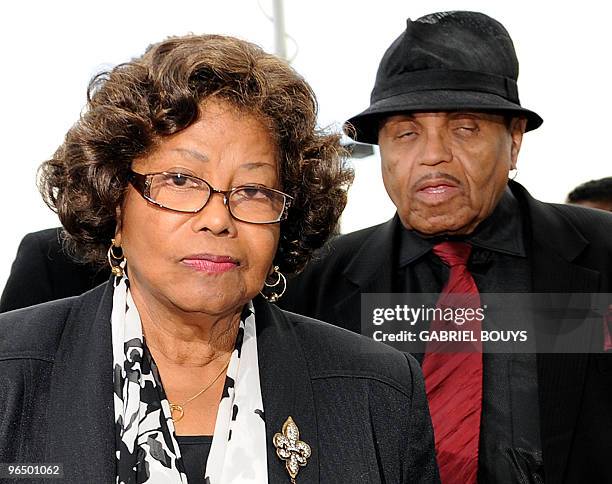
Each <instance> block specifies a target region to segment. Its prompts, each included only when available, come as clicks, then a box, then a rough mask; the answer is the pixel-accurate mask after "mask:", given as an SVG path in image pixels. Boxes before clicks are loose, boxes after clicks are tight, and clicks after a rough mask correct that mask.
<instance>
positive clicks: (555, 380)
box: [510, 182, 600, 482]
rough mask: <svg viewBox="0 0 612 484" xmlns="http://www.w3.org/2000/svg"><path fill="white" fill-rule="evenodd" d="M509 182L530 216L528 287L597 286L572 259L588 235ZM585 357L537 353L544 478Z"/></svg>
mask: <svg viewBox="0 0 612 484" xmlns="http://www.w3.org/2000/svg"><path fill="white" fill-rule="evenodd" d="M510 186H511V188H512V190H513V192H514V194H515V195H516V196H517V198H518V199H519V200H520V201H521V202H522V203H523V204H524V206H526V208H527V213H528V215H529V217H530V226H531V228H530V230H531V233H532V240H533V243H532V246H531V259H532V261H533V266H532V267H533V269H532V270H533V272H532V282H533V292H535V293H543V292H550V293H588V292H593V293H594V292H597V291H598V289H599V278H600V274H599V272H597V271H593V270H591V269H588V268H585V267H582V266H579V265H576V264H574V263H573V262H574V260H575V259H576V258H577V257H578V256H579V255H580V254H581V253H582V252H583V251H584V250H585V249H586V248H587V246H588V241H587V240H586V239H585V238H584V237H583V236H582V234H581V233H580V232H579V231H578V230H577V229H576V227H574V225H573V224H571V223H570V222H569V221H568V220H566V219H565V218H564V217H563V216H562V215H561V214H560V213H555V212H553V211H552V210H553V209H551V207H550V206H549V205H547V204H544V203H542V202H539V201H537V200H535V199H533V198H532V197H531V196H530V195H529V194H528V193H527V191H526V190H525V189H524V188H523V187H522V186H521V185H519V184H518V183H513V182H511V185H510ZM560 235H562V236H560ZM584 329H585V330H587V329H588V328H584ZM584 337H588V331H585V334H584ZM587 363H588V355H587V354H552V353H539V354H538V355H537V367H538V393H539V400H540V429H541V440H542V452H543V455H544V466H545V475H546V480H547V481H550V482H562V481H563V475H564V472H565V467H566V464H567V460H568V455H569V450H570V446H571V442H572V436H573V433H574V428H575V426H576V421H577V418H578V412H579V409H580V403H581V400H582V394H583V388H584V380H585V373H586V368H587Z"/></svg>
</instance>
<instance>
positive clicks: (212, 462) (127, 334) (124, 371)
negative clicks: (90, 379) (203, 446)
mask: <svg viewBox="0 0 612 484" xmlns="http://www.w3.org/2000/svg"><path fill="white" fill-rule="evenodd" d="M114 285H115V289H114V294H113V310H112V313H111V328H112V341H113V368H114V371H113V384H114V406H115V424H116V463H117V481H116V482H117V483H118V484H121V483H125V484H131V483H140V482H143V483H147V484H174V483H177V484H178V483H181V484H187V477H186V475H185V468H184V466H183V462H182V459H181V452H180V449H179V446H178V444H177V441H176V437H175V435H174V422H173V421H172V418H171V416H170V415H171V413H170V405H169V403H168V400H167V398H166V395H165V392H164V389H163V387H162V384H161V379H160V377H159V373H158V371H157V366H156V365H155V362H154V361H153V358H152V357H151V355H150V353H149V352H148V350H147V348H146V346H145V344H144V339H143V334H142V324H141V321H140V315H139V314H138V309H137V308H136V305H135V304H134V300H133V299H132V295H131V293H130V289H129V281H128V279H127V275H124V276H123V277H120V278H119V277H118V278H115V282H114ZM206 482H207V483H210V484H231V483H241V482H261V483H263V482H268V467H267V455H266V428H265V422H264V413H263V403H262V398H261V388H260V384H259V365H258V359H257V339H256V332H255V311H254V308H253V304H252V303H249V304H248V305H247V306H246V307H245V310H244V311H243V313H242V317H241V320H240V328H239V330H238V336H237V338H236V345H235V348H234V352H233V353H232V356H231V359H230V363H229V366H228V368H227V375H226V378H225V386H224V389H223V395H222V396H221V402H220V403H219V410H218V411H217V420H216V423H215V432H214V435H213V441H212V446H211V449H210V454H209V456H208V461H207V464H206Z"/></svg>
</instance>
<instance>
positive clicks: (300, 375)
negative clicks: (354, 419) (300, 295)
mask: <svg viewBox="0 0 612 484" xmlns="http://www.w3.org/2000/svg"><path fill="white" fill-rule="evenodd" d="M254 304H255V320H256V325H257V352H258V359H259V370H260V381H261V394H262V399H263V405H264V415H265V422H266V447H267V454H268V480H269V482H279V483H284V482H286V483H289V482H290V479H289V474H288V472H287V470H286V469H285V462H284V461H282V460H281V459H280V458H279V457H278V456H277V455H276V449H275V447H274V445H273V443H272V439H273V437H274V434H275V433H277V432H281V430H282V427H283V424H284V423H285V421H286V420H287V418H288V417H289V416H291V417H292V418H293V420H294V421H295V423H296V425H297V426H298V428H299V431H300V440H302V441H304V442H306V443H307V444H308V445H310V448H311V450H312V455H311V457H310V458H309V459H308V463H307V465H306V466H305V467H300V471H299V474H298V477H297V482H319V456H318V453H319V445H318V431H317V420H316V415H315V406H314V397H313V392H312V385H311V380H310V375H309V372H308V364H307V361H306V357H305V356H304V353H303V351H302V348H301V346H300V344H299V341H298V339H297V336H296V334H295V333H294V331H293V328H292V327H291V326H290V324H289V322H288V321H287V320H286V319H285V316H284V315H283V313H282V312H281V311H280V310H279V309H278V308H277V307H275V306H272V305H270V304H268V303H266V302H265V301H263V300H261V298H259V297H258V298H256V299H255V300H254Z"/></svg>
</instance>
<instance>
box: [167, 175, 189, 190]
mask: <svg viewBox="0 0 612 484" xmlns="http://www.w3.org/2000/svg"><path fill="white" fill-rule="evenodd" d="M168 182H169V183H170V184H171V185H173V186H175V187H184V186H185V185H186V184H187V182H188V178H187V177H186V176H185V175H182V174H180V173H175V174H172V175H171V176H170V178H169V179H168Z"/></svg>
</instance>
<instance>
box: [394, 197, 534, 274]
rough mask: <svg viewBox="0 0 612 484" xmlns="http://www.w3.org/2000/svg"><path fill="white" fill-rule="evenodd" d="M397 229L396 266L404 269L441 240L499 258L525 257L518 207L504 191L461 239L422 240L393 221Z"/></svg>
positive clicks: (419, 236) (429, 238) (427, 238)
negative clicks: (467, 243)
mask: <svg viewBox="0 0 612 484" xmlns="http://www.w3.org/2000/svg"><path fill="white" fill-rule="evenodd" d="M396 220H397V223H398V225H399V232H400V234H399V241H400V247H399V259H398V260H399V266H400V267H404V266H406V265H408V264H410V263H411V262H412V261H414V260H416V259H418V258H419V257H421V256H423V255H424V254H426V253H427V252H429V251H430V250H431V249H432V247H433V246H434V245H435V244H437V243H438V242H441V241H443V240H462V241H465V242H469V243H470V244H472V245H473V246H475V247H479V248H482V249H486V250H491V251H494V252H499V253H502V254H508V255H513V256H517V257H525V256H526V252H525V244H524V241H523V223H522V219H521V211H520V207H519V203H518V201H517V200H516V198H514V195H512V192H511V191H510V189H509V188H508V187H506V189H505V190H504V193H503V194H502V197H501V199H500V201H499V203H498V204H497V206H496V207H495V210H493V213H492V214H491V215H490V216H489V217H487V218H486V219H485V220H483V221H482V222H481V223H480V224H479V225H478V227H476V230H475V231H474V232H473V233H471V234H470V235H468V236H464V237H456V238H455V237H423V236H422V235H419V234H418V233H416V232H414V231H413V230H408V229H406V228H405V227H404V226H403V225H402V224H401V222H400V220H399V217H396Z"/></svg>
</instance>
